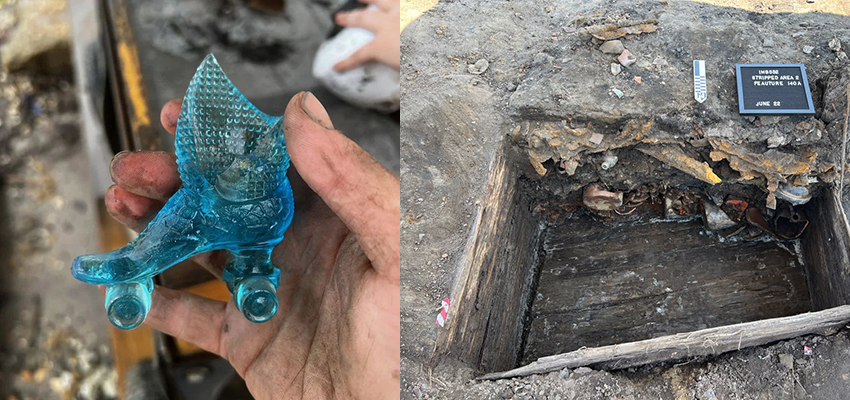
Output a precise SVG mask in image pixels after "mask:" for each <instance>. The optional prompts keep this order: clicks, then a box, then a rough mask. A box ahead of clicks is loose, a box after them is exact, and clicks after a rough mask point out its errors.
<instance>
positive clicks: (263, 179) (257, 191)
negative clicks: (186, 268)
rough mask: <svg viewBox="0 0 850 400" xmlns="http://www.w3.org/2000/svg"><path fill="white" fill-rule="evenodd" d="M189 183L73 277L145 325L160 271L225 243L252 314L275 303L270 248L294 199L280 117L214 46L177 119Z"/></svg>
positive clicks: (270, 312) (238, 291)
mask: <svg viewBox="0 0 850 400" xmlns="http://www.w3.org/2000/svg"><path fill="white" fill-rule="evenodd" d="M176 150H177V151H176V152H177V169H178V171H179V172H180V179H181V180H182V181H183V187H182V188H180V190H178V191H177V193H175V194H174V196H172V197H171V198H170V199H169V200H168V202H167V203H166V204H165V206H164V207H163V208H162V210H160V211H159V213H158V214H157V215H156V217H154V219H153V221H151V222H150V224H148V226H147V227H146V228H145V229H144V230H143V231H142V232H141V233H140V234H139V236H137V237H136V239H134V240H133V241H132V242H130V243H129V244H127V245H126V246H124V247H122V248H120V249H118V250H116V251H113V252H109V253H104V254H93V255H84V256H80V257H77V258H76V259H75V260H74V263H73V267H72V269H71V272H72V274H73V275H74V277H75V278H77V279H79V280H81V281H83V282H86V283H89V284H94V285H106V286H107V289H106V302H105V306H106V309H107V315H108V316H109V320H110V321H111V322H112V324H113V325H115V326H116V327H118V328H121V329H133V328H135V327H137V326H139V325H140V324H141V323H142V322H143V321H144V320H145V318H146V317H147V313H148V311H149V310H150V302H151V292H152V291H153V277H154V276H155V275H157V274H159V273H161V272H163V271H165V270H166V269H168V268H171V267H172V266H173V265H175V264H177V263H178V262H180V261H182V260H185V259H187V258H189V257H191V256H193V255H195V254H200V253H205V252H208V251H212V250H219V249H225V250H229V251H230V252H231V253H232V254H233V258H232V259H231V260H230V261H229V262H228V264H227V266H226V267H225V269H224V273H223V279H224V281H225V282H227V287H228V288H229V289H230V291H231V293H233V298H234V303H235V305H236V307H237V308H238V309H239V310H240V311H241V312H242V314H243V315H244V316H245V318H246V319H248V320H249V321H252V322H265V321H268V320H269V319H270V318H271V317H272V316H274V314H275V313H276V311H277V307H278V299H277V287H278V284H279V281H280V270H279V269H278V268H277V267H275V266H274V265H273V264H272V262H271V251H272V248H274V246H276V245H277V244H278V243H280V241H281V240H282V239H283V234H284V232H285V231H286V229H287V228H288V227H289V224H290V223H291V222H292V217H293V215H294V207H295V205H294V204H295V203H294V201H293V194H292V187H291V186H290V183H289V179H287V177H286V172H287V170H288V169H289V155H288V154H287V153H286V143H285V139H284V136H283V127H282V121H281V117H273V116H270V115H266V114H265V113H263V112H262V111H260V110H259V109H257V108H256V107H255V106H254V105H253V104H251V103H250V102H249V101H248V100H247V99H246V98H245V96H243V95H242V93H240V92H239V90H238V89H236V87H235V86H233V83H232V82H231V81H230V79H228V78H227V76H226V75H225V74H224V71H222V70H221V67H220V66H219V64H218V62H217V61H216V59H215V57H213V56H212V54H210V55H208V56H207V57H206V58H205V59H204V61H203V62H202V63H201V65H200V67H198V70H197V72H196V73H195V76H194V77H193V78H192V81H191V82H190V84H189V88H188V90H187V91H186V96H185V98H184V100H183V108H182V111H181V113H180V116H179V119H178V121H177V134H176Z"/></svg>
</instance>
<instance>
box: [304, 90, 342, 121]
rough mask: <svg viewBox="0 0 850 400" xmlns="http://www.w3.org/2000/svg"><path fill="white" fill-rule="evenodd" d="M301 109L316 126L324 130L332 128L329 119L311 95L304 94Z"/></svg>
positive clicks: (308, 93) (322, 107)
mask: <svg viewBox="0 0 850 400" xmlns="http://www.w3.org/2000/svg"><path fill="white" fill-rule="evenodd" d="M301 108H302V109H303V110H304V112H305V113H306V114H307V115H308V116H309V117H310V119H312V120H313V121H315V122H316V123H317V124H319V125H321V126H323V127H325V128H326V129H333V128H334V126H333V124H332V123H331V117H330V116H329V115H328V112H327V111H325V107H324V106H322V103H320V102H319V99H317V98H316V96H314V95H313V93H310V92H304V96H303V97H302V98H301Z"/></svg>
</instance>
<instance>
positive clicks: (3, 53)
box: [0, 0, 71, 74]
mask: <svg viewBox="0 0 850 400" xmlns="http://www.w3.org/2000/svg"><path fill="white" fill-rule="evenodd" d="M14 7H15V19H16V20H17V21H18V25H17V26H16V27H15V28H13V29H11V31H10V34H9V37H8V40H6V43H5V44H4V45H3V46H2V48H0V58H2V64H3V69H4V70H6V71H17V70H21V69H25V68H26V69H28V70H30V71H35V72H43V73H51V74H63V73H68V72H70V70H71V25H70V24H69V23H68V21H67V19H66V16H65V1H64V0H21V1H18V2H17V5H15V6H14Z"/></svg>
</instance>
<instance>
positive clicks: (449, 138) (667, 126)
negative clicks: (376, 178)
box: [401, 0, 850, 399]
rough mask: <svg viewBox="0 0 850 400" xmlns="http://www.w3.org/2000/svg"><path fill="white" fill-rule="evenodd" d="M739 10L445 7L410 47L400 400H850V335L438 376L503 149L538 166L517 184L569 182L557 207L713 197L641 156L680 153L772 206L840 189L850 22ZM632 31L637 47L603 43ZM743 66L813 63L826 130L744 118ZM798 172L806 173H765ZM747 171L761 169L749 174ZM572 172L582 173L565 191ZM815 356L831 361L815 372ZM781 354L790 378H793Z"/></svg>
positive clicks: (803, 9)
mask: <svg viewBox="0 0 850 400" xmlns="http://www.w3.org/2000/svg"><path fill="white" fill-rule="evenodd" d="M711 3H714V4H711ZM727 3H728V4H727ZM727 3H719V2H713V1H684V0H680V1H673V0H670V1H601V0H589V1H566V2H564V1H562V2H543V3H541V2H532V1H521V2H488V3H487V4H481V3H478V2H472V1H456V2H444V3H439V4H437V5H436V6H435V7H434V8H433V9H431V10H430V11H429V12H427V13H425V14H424V15H423V16H422V17H420V18H419V19H417V20H416V21H414V22H413V23H411V24H410V25H409V26H408V27H407V29H406V30H405V31H404V32H403V33H402V76H403V79H402V82H403V85H402V86H403V88H402V102H403V104H402V129H401V152H402V160H403V161H402V165H401V171H402V176H404V179H403V182H402V226H401V228H402V237H401V241H402V336H403V337H402V377H403V379H402V390H403V395H402V397H403V398H449V399H452V398H552V399H554V398H563V399H572V398H581V399H584V398H598V399H603V398H699V399H713V398H718V399H727V398H731V399H734V398H783V399H784V398H815V399H839V398H843V397H844V394H845V393H844V391H845V388H846V387H847V386H848V381H847V375H846V374H847V373H848V371H850V362H848V361H847V359H846V357H841V356H839V355H841V354H847V353H848V352H850V344H848V341H847V330H844V331H842V332H840V333H838V334H837V335H833V336H829V337H807V338H798V339H794V340H789V341H785V342H780V343H777V344H774V345H771V346H767V347H764V348H756V349H745V350H741V351H738V352H733V353H730V354H726V355H722V356H719V357H717V358H716V359H712V360H686V361H684V364H682V365H657V366H647V367H643V368H638V369H634V370H625V371H614V372H587V371H578V372H577V373H576V371H573V373H572V375H571V376H572V378H570V379H562V378H561V376H559V374H554V373H553V374H549V375H546V376H533V377H528V378H523V379H514V380H511V381H500V382H477V381H470V379H471V378H473V377H474V376H476V375H477V374H478V373H480V371H471V370H469V369H467V368H465V367H464V366H462V365H448V364H447V363H443V364H440V365H435V364H434V360H433V359H432V351H433V348H434V344H435V340H436V336H437V333H438V331H439V329H440V327H439V326H436V325H435V324H434V319H435V317H436V314H437V312H436V311H435V309H437V308H438V307H439V305H440V302H441V301H442V300H443V299H444V298H447V297H450V296H451V294H452V292H453V289H454V285H456V284H457V278H458V277H457V274H458V273H459V271H460V268H459V266H460V265H462V263H463V262H464V260H463V259H462V255H463V248H464V246H465V245H466V243H467V240H468V238H469V235H470V234H471V232H470V228H469V227H470V226H471V225H472V223H473V221H472V220H471V218H472V215H475V213H476V210H477V208H478V207H480V206H481V203H482V200H483V199H484V198H485V196H486V193H487V189H488V188H487V187H486V182H487V174H488V171H489V168H490V164H491V162H492V160H493V157H494V155H495V154H496V153H497V151H498V150H499V148H500V146H501V145H502V144H503V143H510V145H511V146H514V147H515V148H517V149H519V150H521V151H524V152H525V153H527V154H528V163H521V164H518V165H517V167H518V168H521V169H522V170H523V173H524V174H525V176H526V177H528V178H529V179H539V178H538V177H539V176H540V174H543V175H545V176H546V177H545V179H546V180H553V179H560V180H562V182H563V184H562V188H563V189H562V191H561V193H560V194H561V195H565V194H569V193H571V192H575V191H577V190H579V189H580V188H582V187H583V186H585V185H586V184H588V183H591V182H604V183H605V184H606V185H608V186H609V187H615V188H619V189H621V190H629V189H630V188H633V187H635V186H637V185H640V184H643V183H647V182H649V181H655V182H659V181H661V182H667V183H672V184H674V185H675V184H682V185H690V186H692V187H694V188H698V189H703V188H707V187H709V186H710V184H709V183H707V182H703V181H702V180H699V179H698V178H697V177H696V174H695V173H694V171H693V170H691V171H688V170H687V169H682V168H676V167H671V164H674V163H673V162H671V160H670V159H667V160H662V159H659V158H657V157H651V156H649V155H647V154H646V153H643V152H640V151H638V150H639V149H640V148H643V147H644V146H647V147H658V146H661V147H662V148H663V146H667V145H672V146H674V147H675V148H679V149H683V150H684V153H685V154H686V156H687V157H689V158H690V159H691V160H694V161H696V162H697V163H698V164H700V165H702V164H704V165H708V166H709V167H711V168H714V169H716V170H717V171H718V176H719V177H720V178H723V179H724V181H732V182H741V183H745V184H747V185H752V187H756V188H758V189H759V191H760V192H761V193H763V195H764V196H765V198H764V199H763V200H764V202H765V203H763V204H765V205H767V204H769V202H770V196H769V194H770V193H771V192H772V191H773V188H774V187H775V185H777V184H778V183H779V182H781V181H783V180H784V181H788V182H792V181H796V182H800V181H802V180H806V181H812V182H814V181H815V179H817V182H818V183H817V184H820V185H830V184H832V183H830V182H836V179H837V178H838V176H839V175H840V174H839V173H840V168H841V165H842V164H843V161H844V160H842V157H841V152H840V148H841V147H840V143H841V140H842V135H843V132H842V128H843V119H844V109H845V107H844V106H845V104H846V100H845V99H846V95H847V92H846V90H847V89H846V88H847V84H848V83H850V68H848V65H850V64H848V58H847V52H848V51H850V30H848V29H847V27H848V26H850V5H847V4H845V3H844V2H842V1H828V0H818V1H817V2H814V3H807V2H804V1H796V2H779V1H735V2H727ZM792 3H793V4H792ZM600 26H601V27H612V28H611V29H608V28H605V29H603V28H597V27H600ZM620 28H625V29H626V31H625V36H623V37H620V38H617V37H612V38H609V37H605V35H607V34H608V33H610V32H611V31H613V32H616V30H617V29H620ZM599 29H602V31H600V30H599ZM599 32H603V34H601V36H602V37H603V38H607V39H618V40H620V41H621V44H622V45H623V48H624V49H628V50H629V52H630V53H632V55H633V57H634V58H635V60H634V62H630V61H629V60H627V61H626V62H624V63H621V62H620V60H619V59H618V55H617V54H606V53H604V52H603V51H601V49H600V45H602V43H603V41H602V40H599V39H598V38H595V37H594V36H593V33H597V34H599ZM617 50H619V49H617ZM612 53H616V52H615V51H613V50H612ZM695 59H699V60H705V61H706V68H707V76H708V99H707V100H706V101H705V102H704V103H698V102H697V101H695V100H694V96H693V78H692V75H691V74H692V61H693V60H695ZM482 60H484V61H482ZM736 63H804V64H805V65H806V68H807V72H808V78H809V84H810V86H811V88H812V94H813V98H814V102H815V109H816V111H817V112H816V114H815V115H814V116H809V117H802V116H800V117H778V118H765V117H758V118H753V117H745V116H741V115H739V114H738V109H737V96H736V93H737V89H736V87H735V69H734V66H735V64H736ZM612 64H613V65H614V66H613V67H612ZM625 64H628V65H625ZM563 132H567V133H568V134H564V133H563ZM597 135H598V136H597ZM576 138H579V139H576ZM610 152H617V153H619V155H620V157H619V159H620V161H619V162H618V166H616V167H614V168H610V169H607V170H606V169H603V168H600V167H601V163H602V162H603V158H604V157H605V155H606V153H610ZM716 153H725V154H726V157H721V156H720V154H718V155H717V156H715V155H714V154H716ZM812 154H816V156H812ZM786 156H787V157H792V158H797V160H803V159H806V160H807V161H806V163H807V167H806V168H803V169H797V170H793V171H792V170H791V169H783V168H782V167H779V168H774V167H767V165H768V164H773V165H774V166H775V165H776V164H781V162H779V163H777V162H776V161H780V160H782V159H784V158H785V157H786ZM736 157H739V158H746V157H755V158H756V159H760V160H762V161H761V162H760V163H755V164H760V165H755V164H751V165H749V166H747V167H744V166H742V165H741V164H740V163H737V162H736V161H735V160H734V159H735V158H736ZM806 157H810V158H806ZM561 163H565V164H566V165H567V167H570V166H572V167H573V168H572V169H573V171H572V173H565V174H563V175H558V174H556V173H555V171H556V170H557V169H558V167H559V166H560V165H559V164H561ZM810 177H811V178H812V179H809V178H810ZM803 178H805V179H803ZM549 186H550V187H551V186H552V185H549ZM845 186H846V185H845ZM848 203H850V202H848ZM450 320H451V315H449V323H450V322H451V321H450ZM812 343H813V344H817V346H818V348H819V349H820V350H815V352H814V353H813V355H812V356H806V355H804V354H803V346H804V345H809V346H812ZM780 354H790V355H791V357H792V358H793V361H792V362H790V363H789V362H788V359H789V358H788V356H783V357H782V360H783V361H782V362H780V359H779V355H780ZM819 357H823V358H819ZM825 360H829V361H825ZM788 365H791V367H793V368H788V367H787V366H788ZM564 375H566V374H564ZM795 377H796V378H795ZM795 382H796V383H795Z"/></svg>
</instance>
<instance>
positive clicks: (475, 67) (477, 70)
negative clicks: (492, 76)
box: [467, 58, 490, 75]
mask: <svg viewBox="0 0 850 400" xmlns="http://www.w3.org/2000/svg"><path fill="white" fill-rule="evenodd" d="M489 66H490V62H489V61H487V60H486V59H484V58H482V59H480V60H478V61H476V62H475V64H471V65H469V66H468V67H467V71H469V73H470V74H473V75H481V74H483V73H484V71H487V67H489Z"/></svg>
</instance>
